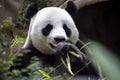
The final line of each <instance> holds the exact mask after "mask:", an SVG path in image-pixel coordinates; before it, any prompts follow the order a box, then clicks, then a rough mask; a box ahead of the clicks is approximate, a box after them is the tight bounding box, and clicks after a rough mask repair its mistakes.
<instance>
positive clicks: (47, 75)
mask: <svg viewBox="0 0 120 80" xmlns="http://www.w3.org/2000/svg"><path fill="white" fill-rule="evenodd" d="M38 72H39V73H40V74H42V75H43V76H44V77H46V78H50V75H49V74H48V73H46V72H45V71H43V70H38Z"/></svg>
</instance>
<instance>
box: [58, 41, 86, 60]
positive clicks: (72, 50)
mask: <svg viewBox="0 0 120 80" xmlns="http://www.w3.org/2000/svg"><path fill="white" fill-rule="evenodd" d="M56 54H59V55H60V56H66V55H67V54H70V55H72V56H75V57H76V58H80V59H81V60H82V59H83V56H84V54H83V53H82V52H81V51H80V50H79V49H78V47H77V46H75V45H74V44H72V43H71V42H66V41H64V42H60V43H58V44H57V47H56Z"/></svg>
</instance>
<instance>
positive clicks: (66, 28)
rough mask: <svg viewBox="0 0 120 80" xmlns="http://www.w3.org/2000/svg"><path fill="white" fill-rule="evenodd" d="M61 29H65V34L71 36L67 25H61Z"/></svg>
mask: <svg viewBox="0 0 120 80" xmlns="http://www.w3.org/2000/svg"><path fill="white" fill-rule="evenodd" d="M63 29H64V30H65V32H66V34H67V36H68V37H70V36H71V30H70V29H69V28H68V27H67V25H66V24H64V25H63Z"/></svg>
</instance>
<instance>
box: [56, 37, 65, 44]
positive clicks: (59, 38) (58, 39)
mask: <svg viewBox="0 0 120 80" xmlns="http://www.w3.org/2000/svg"><path fill="white" fill-rule="evenodd" d="M54 40H55V41H56V42H57V43H59V42H61V41H65V40H66V39H65V38H64V37H61V36H59V37H55V38H54Z"/></svg>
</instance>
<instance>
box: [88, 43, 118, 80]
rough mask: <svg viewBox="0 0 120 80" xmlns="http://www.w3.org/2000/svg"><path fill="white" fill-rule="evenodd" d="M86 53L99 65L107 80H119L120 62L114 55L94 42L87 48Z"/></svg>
mask: <svg viewBox="0 0 120 80" xmlns="http://www.w3.org/2000/svg"><path fill="white" fill-rule="evenodd" d="M86 51H87V53H89V55H90V56H91V59H93V61H96V62H97V63H98V64H99V65H100V67H101V68H102V71H103V73H104V75H105V76H106V78H107V80H120V62H119V60H118V59H117V57H116V56H115V55H114V53H112V52H111V51H110V50H108V49H107V48H105V47H104V46H103V45H101V44H99V43H96V42H93V44H91V45H90V46H89V47H87V50H86Z"/></svg>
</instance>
